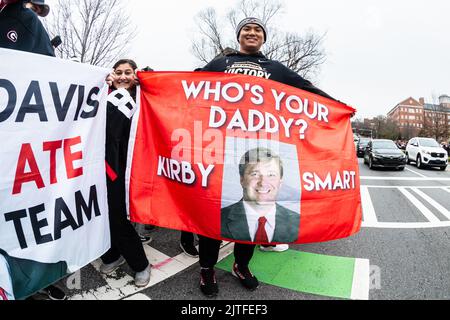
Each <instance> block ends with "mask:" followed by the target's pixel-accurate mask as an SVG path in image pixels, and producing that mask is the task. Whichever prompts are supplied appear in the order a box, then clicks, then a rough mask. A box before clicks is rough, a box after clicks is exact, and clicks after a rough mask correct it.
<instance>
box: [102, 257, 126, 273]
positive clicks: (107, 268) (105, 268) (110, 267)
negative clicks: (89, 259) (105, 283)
mask: <svg viewBox="0 0 450 320" xmlns="http://www.w3.org/2000/svg"><path fill="white" fill-rule="evenodd" d="M124 263H125V258H124V257H122V256H120V258H119V259H117V260H116V261H114V262H112V263H108V264H104V263H102V265H101V266H100V272H101V273H103V274H110V273H111V272H113V271H116V270H117V268H119V267H120V266H121V265H123V264H124Z"/></svg>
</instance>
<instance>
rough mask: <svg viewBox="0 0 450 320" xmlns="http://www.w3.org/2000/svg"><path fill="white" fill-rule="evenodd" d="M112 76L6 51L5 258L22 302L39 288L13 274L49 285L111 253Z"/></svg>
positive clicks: (1, 188)
mask: <svg viewBox="0 0 450 320" xmlns="http://www.w3.org/2000/svg"><path fill="white" fill-rule="evenodd" d="M108 73H109V71H108V70H106V69H103V68H98V67H93V66H89V65H85V64H81V63H76V62H71V61H65V60H60V59H57V58H52V57H47V56H42V55H35V54H29V53H25V52H19V51H12V50H7V49H0V141H1V142H0V143H1V146H0V254H3V255H4V256H5V258H6V261H7V262H8V264H9V268H10V274H11V278H12V282H13V287H14V294H15V296H16V298H17V297H18V298H20V297H21V296H23V295H24V294H31V293H32V292H31V293H28V292H27V290H35V289H36V288H35V287H33V285H32V284H31V283H28V284H27V283H22V282H21V280H20V279H17V276H16V275H17V274H19V272H18V271H17V270H15V268H22V270H21V271H22V273H26V270H27V268H28V267H30V266H33V265H34V266H38V268H37V269H36V268H34V269H35V270H39V268H41V267H42V268H43V269H42V270H43V271H42V273H41V274H42V275H46V276H47V277H49V279H50V278H51V277H50V276H49V274H51V273H52V272H53V273H54V274H57V273H64V269H66V270H65V273H66V274H68V273H72V272H75V271H76V270H78V269H80V268H82V267H84V266H85V265H87V264H89V263H90V262H92V261H93V260H95V259H97V258H98V257H99V256H101V255H102V254H103V253H104V252H106V251H107V250H108V249H109V247H110V236H109V222H108V205H107V194H106V177H105V130H106V99H107V94H108V87H107V85H106V83H105V78H106V76H107V74H108ZM2 251H3V252H2ZM46 266H48V267H49V268H47V269H46ZM30 268H31V267H30ZM0 269H1V270H0V273H1V274H3V273H4V272H5V270H3V269H4V267H3V266H2V265H0ZM49 270H53V271H52V272H50V273H49ZM43 277H44V276H43ZM0 281H1V277H0ZM33 281H39V279H31V282H33ZM43 283H44V282H43ZM22 284H23V287H20V286H21V285H22ZM0 287H6V285H5V286H2V283H1V282H0ZM27 288H28V289H27ZM17 291H20V294H18V293H17Z"/></svg>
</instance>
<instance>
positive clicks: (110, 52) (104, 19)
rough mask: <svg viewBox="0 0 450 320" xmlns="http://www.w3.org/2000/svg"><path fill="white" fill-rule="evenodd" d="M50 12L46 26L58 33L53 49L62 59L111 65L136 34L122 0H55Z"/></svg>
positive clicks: (124, 51) (54, 34) (52, 31)
mask: <svg viewBox="0 0 450 320" xmlns="http://www.w3.org/2000/svg"><path fill="white" fill-rule="evenodd" d="M51 12H52V15H51V16H50V17H49V19H48V20H49V21H48V22H47V23H46V27H47V30H48V31H49V33H50V35H51V36H52V37H54V36H56V35H59V36H60V37H61V39H62V41H63V42H62V44H61V45H60V46H59V47H58V48H57V50H56V53H57V55H58V56H60V57H61V58H64V59H68V58H73V57H76V58H78V59H80V61H81V62H86V63H90V64H93V65H98V66H111V64H112V63H114V62H115V61H116V60H118V59H119V58H120V57H121V56H122V55H123V54H125V53H126V50H127V47H128V44H129V43H130V40H132V39H133V38H134V37H135V35H136V29H135V28H134V27H133V26H132V25H131V24H130V21H131V19H130V18H129V16H128V15H127V14H126V13H125V10H124V7H123V5H122V2H121V0H81V1H76V0H58V2H57V4H56V5H55V6H54V9H53V10H52V11H51Z"/></svg>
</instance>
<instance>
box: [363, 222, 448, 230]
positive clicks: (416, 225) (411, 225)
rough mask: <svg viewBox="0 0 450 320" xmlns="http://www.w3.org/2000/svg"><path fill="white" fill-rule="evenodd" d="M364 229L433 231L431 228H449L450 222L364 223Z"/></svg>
mask: <svg viewBox="0 0 450 320" xmlns="http://www.w3.org/2000/svg"><path fill="white" fill-rule="evenodd" d="M361 226H362V227H363V228H376V229H431V228H448V227H450V221H440V222H438V223H432V222H378V223H374V224H369V223H364V222H363V223H362V225H361Z"/></svg>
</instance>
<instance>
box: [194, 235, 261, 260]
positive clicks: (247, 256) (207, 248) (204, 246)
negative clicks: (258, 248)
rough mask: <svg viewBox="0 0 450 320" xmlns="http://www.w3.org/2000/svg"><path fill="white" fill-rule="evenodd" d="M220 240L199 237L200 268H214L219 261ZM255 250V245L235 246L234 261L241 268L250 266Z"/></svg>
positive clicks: (240, 244) (238, 244) (239, 244)
mask: <svg viewBox="0 0 450 320" xmlns="http://www.w3.org/2000/svg"><path fill="white" fill-rule="evenodd" d="M220 242H221V241H220V240H216V239H211V238H207V237H203V236H200V235H199V236H198V249H199V250H198V251H199V254H200V267H202V268H213V267H214V266H215V265H216V263H217V260H218V259H219V249H220ZM254 250H255V245H254V244H242V243H235V244H234V259H235V261H236V263H237V264H238V265H240V266H248V264H249V263H250V260H251V259H252V257H253V251H254Z"/></svg>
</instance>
